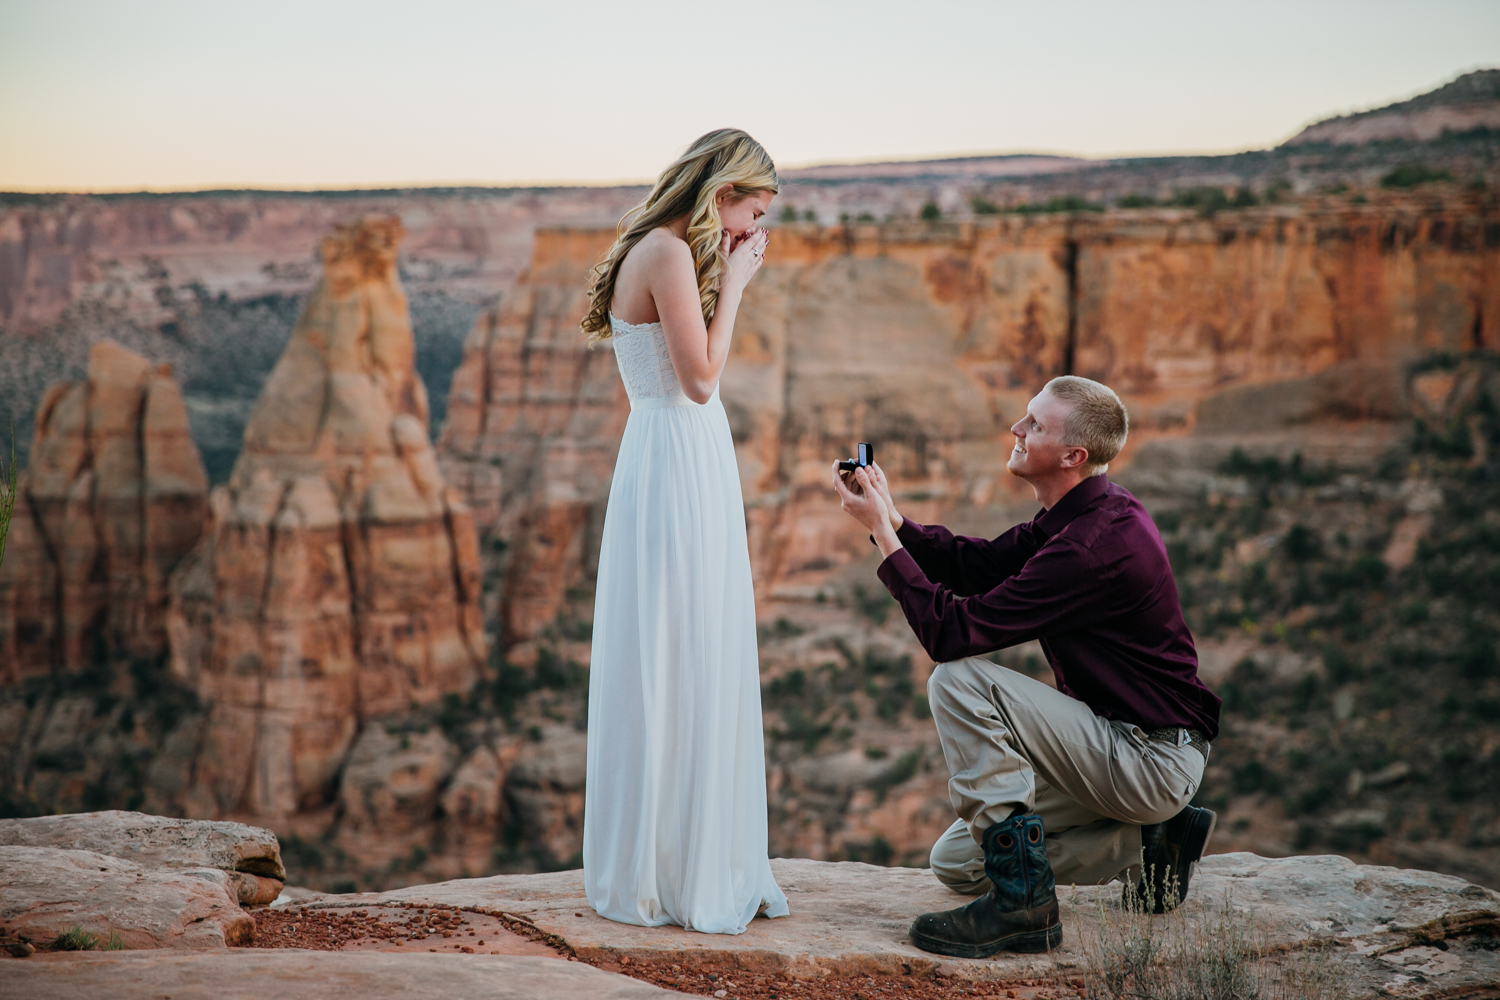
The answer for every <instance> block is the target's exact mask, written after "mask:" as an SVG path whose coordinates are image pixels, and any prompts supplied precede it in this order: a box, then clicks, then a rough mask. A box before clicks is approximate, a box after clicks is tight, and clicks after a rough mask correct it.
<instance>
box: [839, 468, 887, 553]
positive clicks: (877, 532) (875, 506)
mask: <svg viewBox="0 0 1500 1000" xmlns="http://www.w3.org/2000/svg"><path fill="white" fill-rule="evenodd" d="M833 488H834V490H835V491H837V493H838V495H839V506H840V507H841V508H843V510H844V512H845V513H847V514H848V515H849V516H850V517H852V518H854V519H855V520H856V521H858V522H859V523H860V524H862V525H864V526H865V529H866V530H867V531H869V532H870V534H871V536H872V537H873V538H874V539H875V544H876V545H878V546H880V554H881V555H883V556H885V557H886V558H890V555H891V553H893V552H897V551H899V550H900V549H901V548H902V545H901V540H900V539H899V538H897V537H896V529H895V528H893V527H891V514H890V509H889V508H888V507H886V505H885V498H884V497H882V496H881V495H880V492H879V490H877V489H876V488H875V484H874V483H873V482H871V479H870V472H869V470H868V469H855V470H854V472H852V473H850V474H849V478H848V480H847V481H846V480H845V478H844V476H843V475H841V474H840V473H839V464H838V463H837V462H835V463H833Z"/></svg>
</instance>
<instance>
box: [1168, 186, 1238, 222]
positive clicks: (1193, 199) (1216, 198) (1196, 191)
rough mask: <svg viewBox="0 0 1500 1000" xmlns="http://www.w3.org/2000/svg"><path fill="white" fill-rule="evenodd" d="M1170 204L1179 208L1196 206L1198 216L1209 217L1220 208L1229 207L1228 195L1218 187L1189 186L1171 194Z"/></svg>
mask: <svg viewBox="0 0 1500 1000" xmlns="http://www.w3.org/2000/svg"><path fill="white" fill-rule="evenodd" d="M1172 204H1173V205H1176V206H1177V207H1179V208H1196V209H1197V210H1198V214H1199V215H1200V216H1202V217H1203V218H1205V219H1210V218H1213V216H1214V215H1215V214H1216V213H1218V212H1219V210H1220V209H1224V208H1228V207H1229V196H1228V195H1226V194H1225V193H1224V189H1223V188H1219V187H1213V186H1205V187H1190V188H1183V189H1182V190H1180V191H1178V192H1176V193H1175V194H1173V195H1172Z"/></svg>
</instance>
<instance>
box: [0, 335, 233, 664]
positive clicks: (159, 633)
mask: <svg viewBox="0 0 1500 1000" xmlns="http://www.w3.org/2000/svg"><path fill="white" fill-rule="evenodd" d="M19 491H20V496H19V498H18V502H17V504H16V510H15V519H14V521H13V523H12V525H11V535H10V539H9V542H8V546H7V551H6V558H5V562H4V565H3V566H0V684H14V683H17V682H18V681H21V680H23V679H25V678H28V677H36V676H45V675H47V674H48V673H50V672H52V671H62V672H74V673H76V672H80V671H84V670H87V669H89V668H91V667H96V666H97V667H107V665H108V663H110V662H111V661H118V660H130V659H137V660H152V659H157V658H160V657H161V656H162V655H164V654H165V652H166V648H167V631H166V617H167V598H168V592H167V581H168V577H169V576H170V574H171V573H172V571H173V570H174V569H175V568H176V566H177V564H178V563H179V562H180V561H181V560H182V558H183V557H184V556H185V555H186V554H187V552H188V551H189V550H191V549H192V547H193V546H194V545H195V544H196V543H197V542H198V538H199V535H200V534H201V532H202V527H203V521H204V517H205V514H206V511H207V495H208V480H207V478H206V477H205V475H204V472H203V463H202V461H201V460H200V459H199V457H198V450H197V448H196V447H194V445H193V441H192V438H191V436H190V434H189V429H188V420H187V414H186V412H185V411H184V409H183V405H182V394H181V392H180V391H179V389H178V387H177V383H176V382H174V381H173V379H172V375H171V371H170V369H168V368H166V367H162V366H157V365H153V364H151V363H150V362H148V361H147V360H146V359H145V358H142V357H141V356H139V355H137V354H134V353H132V352H130V351H128V350H126V349H124V348H123V347H120V346H119V345H118V344H114V343H111V342H108V341H106V342H103V343H100V344H98V345H96V346H95V347H94V349H93V351H92V353H91V354H90V356H89V370H88V377H87V378H86V379H85V380H84V381H82V382H63V383H58V384H54V385H53V386H52V387H51V388H49V389H48V391H47V394H46V396H45V398H44V399H43V400H42V404H41V408H40V412H39V413H38V415H37V421H36V433H35V438H34V441H33V443H32V449H31V464H30V467H29V468H28V470H27V472H26V474H25V476H24V477H23V478H22V479H21V482H20V486H19Z"/></svg>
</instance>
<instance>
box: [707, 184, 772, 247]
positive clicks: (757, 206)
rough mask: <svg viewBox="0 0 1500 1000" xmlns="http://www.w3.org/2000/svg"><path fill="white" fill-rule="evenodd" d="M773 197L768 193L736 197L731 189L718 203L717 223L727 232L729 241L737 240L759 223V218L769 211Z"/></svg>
mask: <svg viewBox="0 0 1500 1000" xmlns="http://www.w3.org/2000/svg"><path fill="white" fill-rule="evenodd" d="M774 197H776V195H775V194H774V193H772V192H770V191H757V192H755V194H747V195H745V196H744V197H736V195H735V193H734V189H733V188H731V189H730V190H729V192H728V193H727V194H725V195H724V196H723V200H722V201H720V202H719V222H720V223H721V224H723V226H724V228H725V229H726V230H728V231H729V236H730V238H731V239H736V240H738V239H739V238H740V237H742V236H744V235H745V233H747V232H748V231H749V230H751V229H752V228H754V227H755V226H756V225H758V224H759V223H760V218H761V216H763V215H765V214H766V212H768V211H770V208H771V199H772V198H774Z"/></svg>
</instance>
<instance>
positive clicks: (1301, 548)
mask: <svg viewBox="0 0 1500 1000" xmlns="http://www.w3.org/2000/svg"><path fill="white" fill-rule="evenodd" d="M1281 548H1282V551H1284V552H1285V553H1286V557H1287V558H1288V559H1290V560H1292V561H1293V562H1307V561H1308V560H1309V559H1315V558H1317V557H1318V556H1319V555H1320V554H1321V553H1322V551H1323V540H1322V539H1321V538H1319V537H1318V536H1317V533H1316V532H1314V531H1313V530H1312V529H1311V528H1308V527H1307V526H1306V525H1302V524H1294V525H1292V526H1291V527H1290V528H1288V529H1287V533H1286V537H1285V538H1283V539H1282V540H1281Z"/></svg>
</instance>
